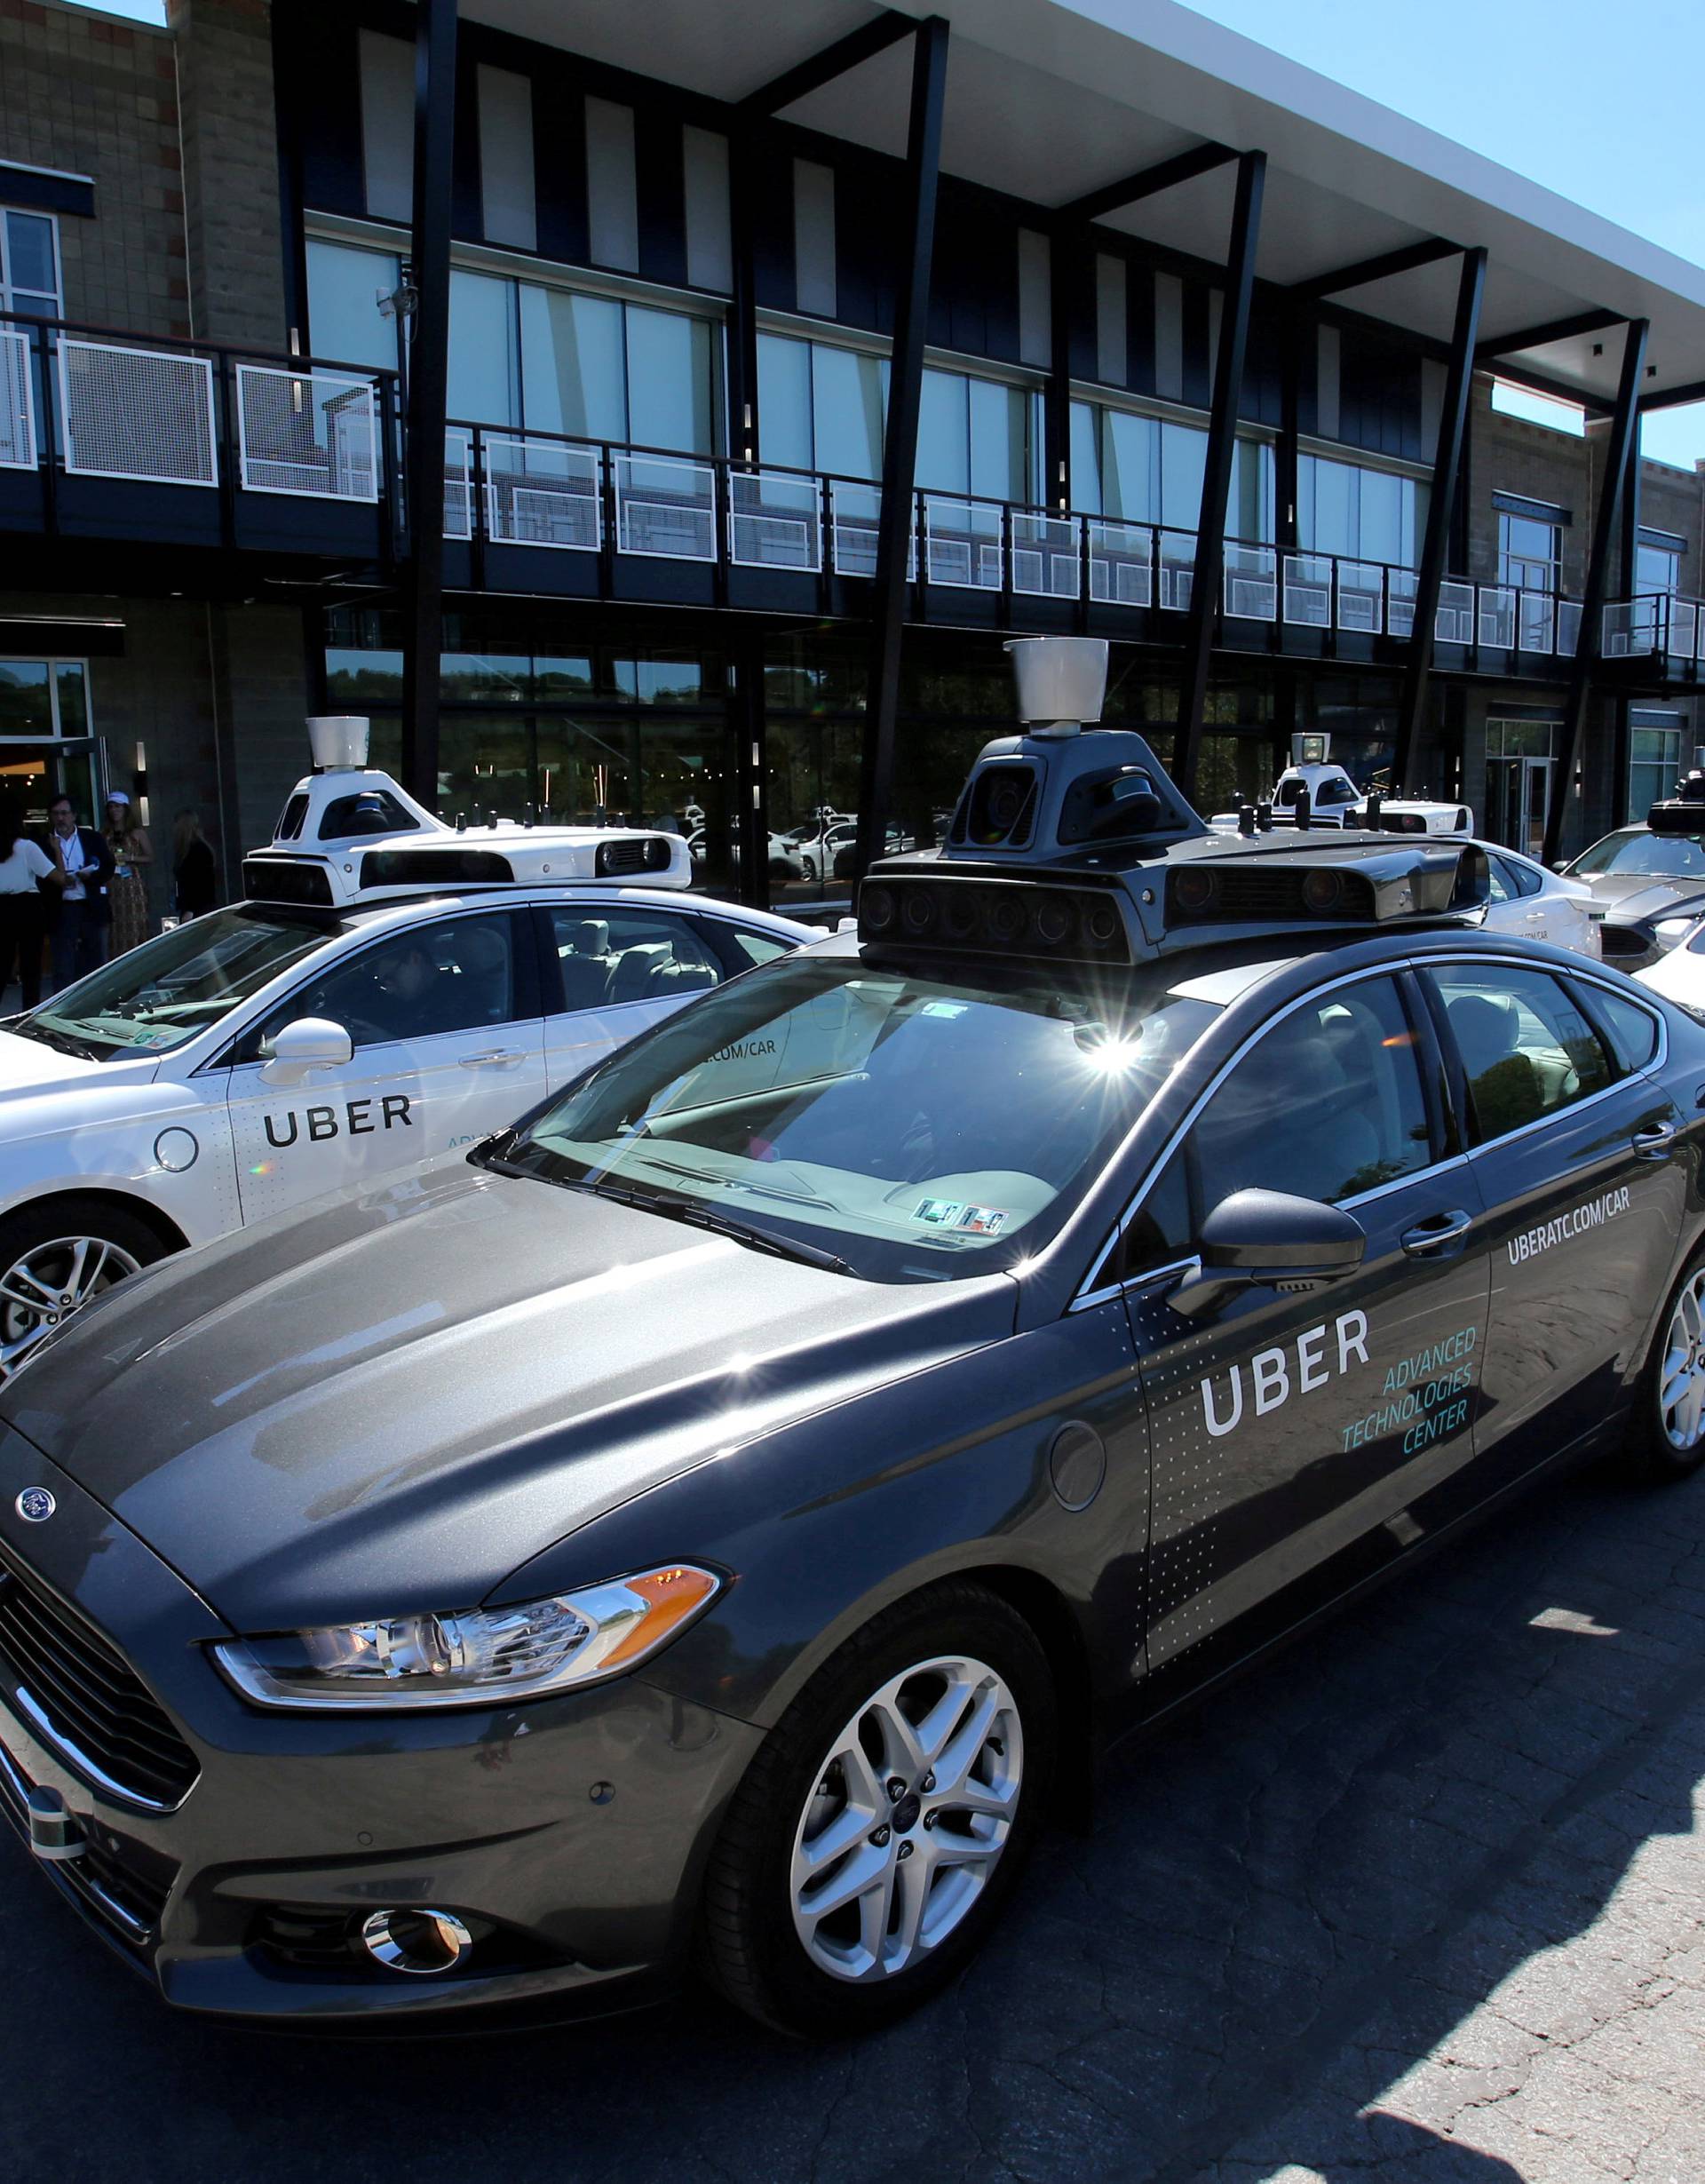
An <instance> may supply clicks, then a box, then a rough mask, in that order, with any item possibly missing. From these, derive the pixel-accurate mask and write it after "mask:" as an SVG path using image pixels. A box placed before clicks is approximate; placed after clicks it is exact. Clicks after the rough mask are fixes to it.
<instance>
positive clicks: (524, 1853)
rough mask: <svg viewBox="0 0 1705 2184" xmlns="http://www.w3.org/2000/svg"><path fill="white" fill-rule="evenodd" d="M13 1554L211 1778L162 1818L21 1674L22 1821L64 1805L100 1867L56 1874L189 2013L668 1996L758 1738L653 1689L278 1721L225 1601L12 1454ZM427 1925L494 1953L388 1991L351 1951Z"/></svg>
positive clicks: (18, 1757) (5, 1725)
mask: <svg viewBox="0 0 1705 2184" xmlns="http://www.w3.org/2000/svg"><path fill="white" fill-rule="evenodd" d="M37 1484H39V1485H46V1486H48V1487H49V1488H50V1489H52V1493H53V1494H54V1496H55V1497H56V1499H57V1501H58V1504H59V1508H58V1512H57V1513H56V1514H55V1516H54V1518H53V1519H52V1521H51V1522H50V1523H46V1524H41V1525H26V1524H24V1523H23V1522H22V1521H20V1518H19V1517H18V1515H17V1513H16V1512H15V1508H14V1502H15V1497H16V1496H17V1495H18V1493H19V1492H20V1490H21V1489H22V1488H24V1487H26V1486H29V1485H37ZM0 1543H3V1544H4V1548H5V1550H6V1551H7V1553H8V1554H9V1555H10V1556H11V1558H12V1561H13V1562H14V1564H16V1565H20V1566H21V1567H22V1569H24V1571H25V1573H26V1576H27V1577H28V1582H29V1583H31V1584H35V1585H36V1586H37V1587H39V1588H40V1589H41V1590H42V1591H43V1592H45V1593H47V1594H50V1595H52V1598H53V1600H54V1601H55V1602H56V1604H57V1605H58V1607H59V1608H60V1609H61V1610H62V1611H68V1612H70V1613H72V1614H75V1616H79V1617H81V1618H82V1619H83V1623H84V1624H87V1625H89V1626H91V1628H92V1630H93V1631H94V1632H96V1633H97V1634H98V1635H99V1636H101V1637H104V1638H105V1640H106V1641H107V1644H108V1645H109V1646H111V1647H113V1648H115V1649H116V1650H117V1651H118V1652H120V1653H122V1654H123V1655H124V1656H126V1658H127V1659H128V1660H129V1661H130V1662H131V1665H132V1666H133V1667H134V1669H135V1670H136V1672H138V1674H139V1675H140V1676H141V1677H142V1678H143V1679H144V1680H145V1681H146V1682H147V1685H148V1686H149V1687H150V1688H151V1690H152V1692H153V1695H154V1696H155V1698H156V1699H157V1700H158V1701H159V1702H160V1703H161V1704H162V1705H163V1708H164V1710H165V1711H166V1712H167V1713H168V1714H169V1715H170V1717H171V1721H172V1724H173V1726H174V1727H176V1728H177V1730H178V1734H179V1735H181V1736H182V1738H183V1739H184V1741H185V1742H186V1743H187V1744H188V1745H189V1746H190V1748H191V1750H192V1751H193V1752H194V1756H195V1759H196V1761H197V1763H198V1765H199V1769H200V1771H199V1774H198V1775H197V1777H196V1779H195V1781H194V1784H193V1786H192V1787H191V1788H190V1789H189V1790H188V1791H187V1793H186V1794H185V1795H184V1796H183V1798H182V1799H181V1802H180V1803H178V1805H177V1807H176V1808H175V1809H173V1810H170V1811H160V1810H148V1809H145V1808H144V1807H141V1806H140V1805H139V1803H138V1802H136V1801H135V1800H133V1799H130V1798H128V1797H126V1796H124V1795H123V1794H116V1793H115V1791H114V1790H113V1788H112V1787H110V1786H108V1787H101V1786H98V1784H97V1783H96V1782H95V1781H94V1780H92V1779H91V1773H90V1771H89V1770H88V1769H87V1768H86V1767H78V1766H77V1765H76V1764H75V1761H74V1760H73V1759H71V1758H70V1757H69V1756H68V1754H67V1750H66V1748H65V1747H64V1745H63V1744H62V1743H60V1742H59V1740H58V1739H57V1738H56V1737H55V1735H53V1733H52V1729H51V1727H50V1728H47V1729H45V1730H44V1726H43V1723H42V1720H41V1719H40V1718H39V1711H38V1710H36V1711H34V1713H33V1711H32V1708H31V1705H30V1703H29V1698H28V1694H27V1693H26V1694H25V1695H24V1696H22V1697H20V1692H19V1689H18V1688H17V1687H18V1683H19V1680H18V1679H17V1678H15V1677H12V1676H7V1677H5V1678H4V1680H0V1755H4V1756H3V1757H0V1815H4V1816H5V1817H7V1818H9V1819H10V1820H11V1821H12V1824H13V1827H14V1828H15V1829H16V1830H17V1831H18V1832H19V1833H20V1835H21V1836H22V1837H23V1838H24V1839H25V1841H27V1840H28V1829H27V1826H26V1824H25V1821H24V1813H23V1804H24V1799H25V1797H26V1796H27V1793H28V1790H29V1788H30V1787H32V1786H36V1785H39V1786H41V1787H44V1788H46V1789H49V1790H52V1791H57V1792H59V1795H60V1796H61V1797H62V1798H63V1799H64V1801H65V1804H66V1807H67V1810H68V1812H69V1814H70V1815H71V1816H72V1818H73V1819H74V1820H75V1823H77V1826H78V1828H79V1829H80V1830H81V1831H82V1833H83V1837H84V1839H85V1842H86V1848H85V1850H84V1853H83V1855H82V1856H80V1857H77V1858H75V1859H70V1860H65V1861H60V1862H52V1863H44V1862H41V1861H39V1860H38V1861H36V1862H37V1864H38V1867H39V1870H41V1871H42V1872H43V1873H44V1875H45V1876H46V1877H47V1878H49V1880H50V1881H51V1882H52V1884H53V1885H55V1886H57V1887H58V1888H59V1892H60V1894H62V1895H63V1896H64V1897H65V1898H66V1899H67V1901H68V1902H70V1903H71V1904H72V1905H74V1906H75V1909H76V1910H78V1911H79V1912H80V1913H81V1914H82V1915H83V1918H85V1919H86V1920H87V1921H88V1923H89V1924H90V1925H91V1926H93V1927H94V1928H95V1929H96V1930H97V1931H98V1932H99V1934H101V1935H102V1936H103V1938H104V1939H105V1940H106V1941H107V1942H109V1943H110V1944H111V1946H112V1947H113V1948H114V1950H115V1951H116V1952H117V1953H118V1954H119V1955H120V1956H121V1957H122V1958H123V1959H124V1960H125V1961H126V1962H127V1963H129V1964H130V1965H131V1966H132V1967H133V1968H134V1969H135V1970H136V1971H138V1972H139V1974H142V1975H143V1976H145V1977H147V1978H148V1979H149V1980H151V1981H153V1982H154V1984H155V1986H156V1987H157V1989H158V1990H159V1992H160V1993H161V1995H162V1996H163V1997H164V1998H165V2000H167V2001H168V2002H170V2003H171V2004H173V2005H176V2006H178V2007H179V2008H182V2009H186V2010H191V2011H197V2012H204V2013H214V2014H218V2015H222V2016H233V2017H240V2018H248V2019H252V2020H259V2021H294V2022H297V2023H301V2022H303V2021H307V2022H310V2023H319V2024H324V2025H327V2026H337V2025H340V2024H341V2025H344V2026H352V2025H354V2024H358V2023H363V2022H384V2023H385V2024H387V2025H394V2026H397V2027H399V2028H400V2026H402V2025H403V2024H405V2023H408V2022H435V2021H440V2020H442V2019H445V2018H447V2017H450V2016H455V2017H456V2018H458V2019H461V2018H465V2017H472V2018H476V2019H481V2020H485V2021H491V2020H493V2019H494V2018H501V2017H504V2016H507V2015H509V2014H511V2013H512V2012H515V2011H522V2012H528V2013H530V2012H534V2011H542V2012H543V2013H548V2014H551V2015H562V2016H571V2015H582V2014H584V2015H598V2014H605V2013H614V2012H616V2011H620V2010H623V2009H628V2008H634V2007H638V2006H640V2005H643V2004H645V2003H646V2002H647V2001H649V2000H652V1999H654V1998H656V1997H659V1996H660V1995H661V1994H662V1993H664V1992H666V1991H667V1990H668V1988H669V1987H670V1984H671V1974H672V1973H673V1972H674V1971H675V1969H676V1968H677V1967H678V1964H679V1961H680V1959H681V1958H682V1956H683V1954H684V1952H685V1950H686V1944H687V1942H688V1940H689V1938H690V1934H691V1928H692V1922H693V1917H694V1907H695V1905H696V1902H697V1896H698V1886H699V1877H700V1872H701V1870H702V1863H703V1859H704V1857H705V1855H706V1854H707V1853H708V1849H709V1846H710V1841H711V1839H712V1838H713V1835H714V1831H715V1829H716V1826H717V1824H718V1820H719V1817H720V1815H721V1812H722V1809H723V1807H724V1806H725V1805H726V1800H727V1799H728V1798H729V1796H730V1795H731V1794H732V1792H733V1791H734V1786H735V1784H736V1783H738V1781H739V1780H740V1777H741V1774H742V1773H743V1771H744V1769H745V1767H746V1766H747V1765H748V1764H749V1760H750V1759H751V1757H752V1755H753V1753H754V1752H755V1751H756V1750H757V1744H758V1743H759V1741H760V1736H761V1732H760V1731H759V1730H757V1729H756V1728H754V1727H750V1726H749V1725H748V1724H746V1723H743V1722H739V1721H735V1720H733V1719H729V1718H727V1717H726V1716H724V1715H720V1714H717V1713H713V1712H711V1711H708V1710H707V1709H704V1708H702V1707H697V1706H693V1705H690V1704H686V1703H685V1702H683V1701H681V1700H679V1699H677V1698H675V1697H673V1696H670V1695H669V1694H667V1693H665V1692H662V1691H659V1690H656V1689H654V1688H652V1687H650V1686H649V1685H646V1684H644V1683H642V1682H639V1681H638V1680H634V1679H631V1678H627V1679H622V1680H617V1681H615V1682H612V1683H609V1684H606V1685H602V1686H599V1687H597V1688H593V1689H591V1690H588V1691H585V1692H582V1693H578V1694H575V1695H572V1696H567V1697H563V1698H559V1699H552V1700H542V1701H538V1702H535V1703H534V1704H529V1705H527V1706H522V1707H512V1708H508V1709H493V1710H491V1711H484V1710H478V1709H469V1710H467V1711H450V1712H445V1713H436V1714H434V1713H421V1714H399V1715H393V1716H374V1715H369V1716H367V1717H365V1718H364V1719H363V1718H351V1719H340V1718H339V1717H337V1716H335V1715H331V1716H327V1715H307V1714H291V1715H285V1714H267V1713H264V1712H261V1711H258V1710H257V1709H255V1708H252V1707H250V1706H248V1705H246V1704H244V1703H243V1702H242V1700H241V1699H239V1698H238V1697H237V1696H236V1694H235V1693H234V1692H233V1691H231V1690H230V1689H229V1688H227V1687H226V1683H225V1681H224V1679H223V1678H222V1677H220V1676H219V1674H218V1672H217V1671H216V1670H215V1669H214V1667H213V1666H212V1664H211V1663H210V1662H209V1661H208V1660H207V1659H206V1658H205V1655H204V1646H205V1641H206V1640H207V1639H209V1638H210V1637H215V1636H218V1635H222V1634H223V1626H222V1625H221V1624H219V1623H218V1618H217V1617H215V1616H213V1615H212V1614H211V1611H210V1609H209V1608H207V1607H206V1606H205V1604H204V1603H203V1602H202V1601H201V1600H198V1599H197V1598H196V1597H195V1595H194V1593H192V1592H189V1590H188V1589H187V1588H186V1586H184V1585H183V1584H182V1583H181V1581H180V1580H179V1579H178V1577H177V1576H175V1575H174V1574H173V1573H172V1572H171V1571H170V1570H169V1569H166V1568H165V1566H164V1565H163V1564H162V1563H161V1562H160V1561H158V1560H157V1559H156V1558H155V1556H154V1555H153V1554H152V1553H150V1552H149V1550H148V1549H147V1547H146V1546H144V1545H143V1544H142V1543H141V1542H140V1541H139V1539H138V1538H137V1537H135V1536H134V1535H133V1534H131V1533H130V1532H129V1531H127V1530H126V1529H124V1528H123V1526H122V1525H120V1524H119V1523H118V1522H117V1521H116V1520H115V1518H113V1517H112V1516H111V1515H110V1514H109V1513H107V1511H106V1510H105V1509H103V1508H101V1507H100V1506H99V1504H97V1503H94V1502H93V1501H91V1499H90V1498H89V1497H87V1496H85V1495H84V1494H83V1493H82V1492H81V1490H80V1489H78V1488H77V1487H76V1486H75V1484H74V1483H73V1482H72V1481H70V1480H69V1479H68V1478H67V1477H66V1476H65V1474H64V1473H60V1472H59V1471H58V1470H57V1468H56V1467H55V1466H53V1465H51V1464H49V1463H48V1462H47V1461H46V1459H44V1457H41V1456H40V1455H39V1454H37V1452H36V1450H35V1449H33V1448H31V1447H29V1445H28V1443H27V1442H24V1441H22V1440H21V1439H20V1437H18V1436H16V1435H12V1434H0ZM26 1855H27V1852H25V1851H24V1850H22V1849H20V1852H19V1861H20V1863H21V1861H22V1859H23V1858H24V1857H25V1856H26ZM429 1905H430V1906H432V1907H433V1908H436V1909H440V1910H453V1911H456V1913H458V1915H460V1916H462V1917H463V1918H465V1919H467V1920H468V1921H469V1923H470V1924H471V1925H472V1926H473V1928H474V1931H475V1933H476V1936H477V1940H476V1945H475V1948H474V1950H473V1952H472V1955H471V1956H470V1958H468V1960H467V1963H466V1964H465V1966H462V1967H461V1968H459V1969H457V1970H456V1971H455V1972H452V1973H448V1974H444V1975H442V1976H439V1977H419V1976H413V1975H410V1974H406V1973H398V1972H393V1971H387V1970H386V1969H385V1968H384V1967H382V1966H377V1965H376V1964H374V1963H373V1962H372V1960H371V1959H370V1958H367V1957H366V1956H365V1954H364V1952H362V1951H361V1950H360V1949H359V1948H358V1947H357V1946H355V1945H354V1943H353V1939H352V1938H351V1937H353V1932H354V1929H355V1928H357V1927H358V1926H359V1925H360V1923H361V1919H362V1918H365V1917H366V1916H367V1915H368V1914H369V1912H371V1911H373V1910H378V1909H381V1908H385V1909H393V1908H405V1909H406V1908H422V1907H425V1906H429Z"/></svg>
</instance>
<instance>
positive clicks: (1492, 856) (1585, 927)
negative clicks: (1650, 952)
mask: <svg viewBox="0 0 1705 2184" xmlns="http://www.w3.org/2000/svg"><path fill="white" fill-rule="evenodd" d="M1478 846H1479V848H1481V849H1483V850H1484V851H1485V852H1486V862H1487V870H1488V871H1489V873H1490V875H1491V880H1492V894H1491V899H1490V901H1488V902H1487V906H1486V929H1487V932H1488V933H1510V934H1511V935H1514V936H1518V937H1519V938H1520V939H1522V940H1524V941H1550V943H1551V945H1552V946H1553V947H1554V948H1571V949H1574V952H1575V954H1576V955H1577V956H1590V957H1592V959H1593V961H1594V962H1595V963H1596V962H1597V961H1598V959H1599V957H1601V956H1602V955H1603V953H1604V950H1603V949H1602V948H1601V946H1600V944H1599V937H1598V925H1599V919H1600V917H1602V915H1603V909H1602V905H1599V904H1598V903H1597V901H1596V898H1595V897H1594V894H1593V892H1592V889H1591V888H1590V887H1589V886H1587V884H1586V882H1585V881H1584V880H1580V879H1569V878H1566V877H1565V876H1564V875H1563V874H1562V873H1560V872H1548V871H1547V870H1546V869H1545V867H1544V866H1543V865H1542V864H1537V863H1535V862H1534V859H1533V858H1531V857H1524V856H1522V855H1521V854H1519V852H1518V851H1516V850H1513V849H1505V848H1504V847H1503V845H1502V844H1501V843H1498V842H1481V843H1479V845H1478Z"/></svg>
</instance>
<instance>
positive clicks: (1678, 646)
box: [1669, 600, 1699, 660]
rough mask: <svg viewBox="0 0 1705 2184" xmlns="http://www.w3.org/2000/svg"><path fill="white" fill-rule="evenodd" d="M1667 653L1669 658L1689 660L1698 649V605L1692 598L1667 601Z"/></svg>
mask: <svg viewBox="0 0 1705 2184" xmlns="http://www.w3.org/2000/svg"><path fill="white" fill-rule="evenodd" d="M1698 649H1699V607H1698V603H1697V602H1696V601H1695V600H1670V602H1669V654H1670V656H1671V658H1673V659H1679V660H1691V659H1692V658H1693V655H1694V654H1695V653H1696V652H1697V651H1698Z"/></svg>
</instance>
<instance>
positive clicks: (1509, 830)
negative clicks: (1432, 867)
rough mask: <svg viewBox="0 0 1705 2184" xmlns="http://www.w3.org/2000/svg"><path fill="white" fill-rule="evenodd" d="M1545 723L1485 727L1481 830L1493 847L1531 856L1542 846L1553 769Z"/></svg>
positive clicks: (1551, 731) (1550, 728) (1550, 729)
mask: <svg viewBox="0 0 1705 2184" xmlns="http://www.w3.org/2000/svg"><path fill="white" fill-rule="evenodd" d="M1555 734H1556V727H1555V723H1553V722H1551V721H1549V720H1488V721H1487V724H1486V826H1487V833H1488V835H1489V836H1490V837H1491V838H1492V839H1493V840H1494V841H1495V842H1502V843H1503V845H1504V846H1505V847H1506V848H1507V849H1519V850H1520V851H1521V852H1522V853H1523V854H1524V855H1526V856H1529V857H1537V856H1538V855H1539V854H1541V852H1542V850H1543V848H1544V846H1545V814H1546V810H1547V808H1548V806H1549V805H1550V796H1551V775H1552V773H1553V771H1554V770H1555V768H1556V766H1557V759H1556V757H1555V755H1554V752H1553V749H1552V743H1553V738H1554V736H1555Z"/></svg>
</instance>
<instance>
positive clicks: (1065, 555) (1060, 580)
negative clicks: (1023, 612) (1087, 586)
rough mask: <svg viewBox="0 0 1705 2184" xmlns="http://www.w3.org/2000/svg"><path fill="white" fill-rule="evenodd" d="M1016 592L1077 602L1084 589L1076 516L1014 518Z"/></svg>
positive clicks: (1020, 513)
mask: <svg viewBox="0 0 1705 2184" xmlns="http://www.w3.org/2000/svg"><path fill="white" fill-rule="evenodd" d="M1011 536H1012V589H1013V590H1014V591H1015V592H1024V593H1026V594H1027V596H1029V597H1032V598H1036V599H1050V600H1075V599H1076V598H1077V597H1078V596H1079V595H1080V593H1081V592H1082V589H1083V581H1082V567H1081V565H1080V562H1079V560H1078V549H1077V520H1076V518H1075V517H1074V516H1043V515H1030V514H1028V513H1027V512H1025V511H1024V510H1023V509H1019V508H1015V509H1014V510H1013V512H1012V515H1011Z"/></svg>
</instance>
